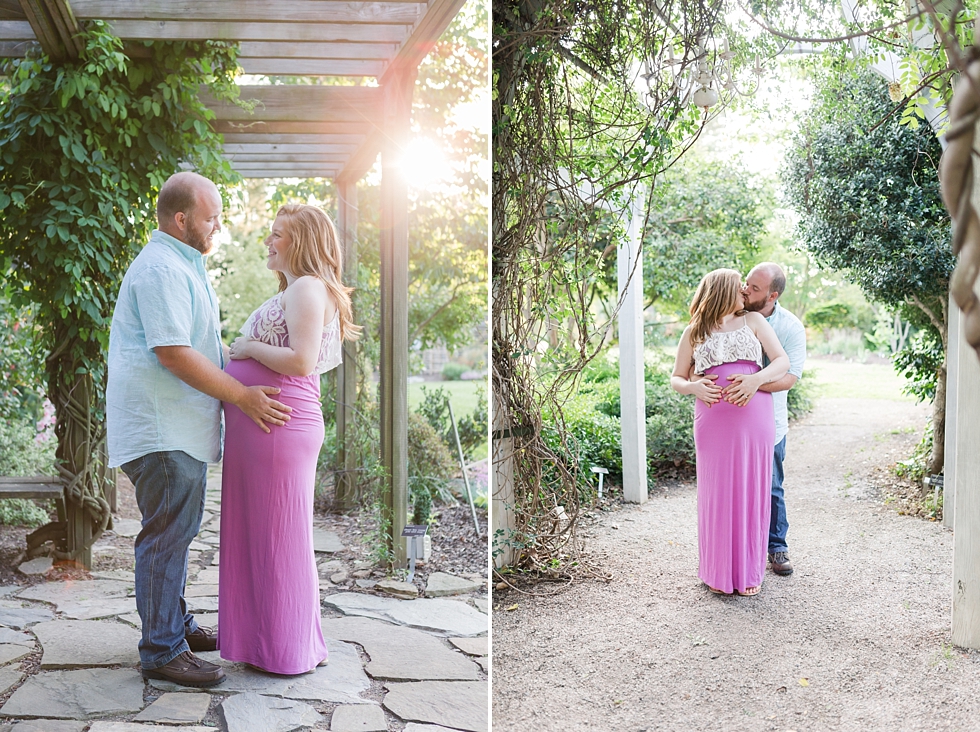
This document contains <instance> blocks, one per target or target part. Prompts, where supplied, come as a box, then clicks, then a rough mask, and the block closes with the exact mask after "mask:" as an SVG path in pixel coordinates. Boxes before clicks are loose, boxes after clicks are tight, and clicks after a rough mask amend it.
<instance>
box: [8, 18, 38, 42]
mask: <svg viewBox="0 0 980 732" xmlns="http://www.w3.org/2000/svg"><path fill="white" fill-rule="evenodd" d="M36 40H37V36H36V35H34V29H33V28H31V24H30V23H29V22H28V21H26V20H5V21H3V22H2V23H0V41H36Z"/></svg>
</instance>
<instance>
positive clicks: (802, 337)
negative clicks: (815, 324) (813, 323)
mask: <svg viewBox="0 0 980 732" xmlns="http://www.w3.org/2000/svg"><path fill="white" fill-rule="evenodd" d="M766 320H767V321H769V325H771V326H772V329H773V330H774V331H776V337H777V338H778V339H779V343H780V345H782V347H783V350H784V351H786V355H787V356H789V372H788V373H791V374H793V375H794V376H795V377H796V378H797V379H799V378H800V377H801V376H803V364H804V362H805V361H806V328H804V327H803V323H801V322H800V319H799V318H797V317H796V316H795V315H793V313H791V312H790V311H789V310H787V309H786V308H784V307H781V306H780V305H779V301H778V300H777V301H776V309H775V310H773V311H772V315H770V316H769V317H768V318H766ZM768 364H769V359H768V358H767V359H766V365H768ZM788 393H789V392H787V391H776V392H773V395H772V407H773V412H774V414H775V417H776V444H777V445H778V444H779V441H780V440H782V439H783V438H784V437H786V433H787V432H789V415H788V412H787V409H786V395H787V394H788Z"/></svg>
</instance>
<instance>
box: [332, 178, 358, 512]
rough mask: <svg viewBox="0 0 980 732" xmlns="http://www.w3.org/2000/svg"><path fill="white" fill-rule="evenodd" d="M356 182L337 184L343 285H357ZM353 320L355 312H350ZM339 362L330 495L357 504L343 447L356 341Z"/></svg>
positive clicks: (350, 460)
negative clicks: (334, 475) (334, 465)
mask: <svg viewBox="0 0 980 732" xmlns="http://www.w3.org/2000/svg"><path fill="white" fill-rule="evenodd" d="M357 215H358V208H357V181H346V182H343V183H340V184H338V185H337V234H338V236H339V237H340V243H341V246H342V247H343V259H344V277H343V279H344V284H345V285H347V286H348V287H355V286H356V285H357V247H356V242H357V218H358V216H357ZM354 319H355V321H356V320H357V313H355V314H354ZM342 348H343V361H342V362H341V364H340V366H339V367H337V397H336V402H337V409H336V424H337V467H338V468H339V469H340V470H339V472H338V474H337V479H336V481H335V483H334V486H335V487H334V498H335V500H336V501H337V503H338V504H339V505H340V506H341V507H344V508H350V507H352V506H354V505H356V503H357V499H358V495H357V480H356V477H355V476H356V475H357V473H356V470H357V468H358V465H356V464H355V462H354V461H355V460H356V458H357V455H356V454H355V452H354V451H353V450H348V449H347V440H348V439H350V438H352V434H351V430H350V429H349V428H351V427H352V426H353V423H354V419H355V414H354V404H355V402H356V401H357V342H356V341H344V343H343V344H342Z"/></svg>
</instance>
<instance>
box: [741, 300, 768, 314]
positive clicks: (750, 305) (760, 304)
mask: <svg viewBox="0 0 980 732" xmlns="http://www.w3.org/2000/svg"><path fill="white" fill-rule="evenodd" d="M744 303H745V304H744V306H743V307H742V309H743V310H745V311H746V312H749V313H757V312H759V311H760V310H762V308H764V307H765V305H766V301H765V299H762V300H757V301H756V302H749V300H748V298H745V300H744Z"/></svg>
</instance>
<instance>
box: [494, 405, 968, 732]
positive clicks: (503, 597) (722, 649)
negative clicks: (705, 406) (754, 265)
mask: <svg viewBox="0 0 980 732" xmlns="http://www.w3.org/2000/svg"><path fill="white" fill-rule="evenodd" d="M927 419H928V407H927V406H925V405H916V404H912V403H909V402H893V401H883V400H860V399H829V398H827V399H821V400H818V402H817V404H816V408H815V410H814V412H813V413H812V414H811V415H809V416H808V417H807V418H805V419H804V420H802V421H800V422H798V423H796V424H794V425H793V426H792V427H791V428H790V434H789V438H788V441H787V459H786V481H785V487H786V503H787V511H788V516H789V522H790V529H789V535H788V537H787V538H788V543H789V545H790V556H791V558H792V560H793V563H794V565H795V567H796V571H795V573H794V574H793V575H792V576H790V577H777V576H776V575H774V574H772V572H771V571H769V570H767V574H766V578H765V581H764V583H763V587H762V592H761V593H760V594H759V595H758V596H756V597H737V596H736V597H720V596H717V595H713V594H711V593H709V592H708V590H707V589H706V588H705V586H704V585H703V584H702V583H701V582H700V581H699V580H698V578H697V561H698V557H697V533H696V511H697V508H696V494H695V486H694V484H693V483H692V482H686V483H675V484H673V485H671V486H667V487H666V488H665V487H664V486H658V487H657V488H656V489H655V490H654V491H653V494H652V495H651V498H650V500H649V501H647V502H646V503H645V504H643V505H640V506H623V507H621V508H619V509H617V510H615V511H612V512H608V513H600V514H598V515H595V516H593V517H591V518H590V519H588V520H587V522H586V527H585V529H584V532H585V534H586V542H587V543H586V546H587V550H588V553H589V555H590V557H591V558H592V559H595V560H597V563H599V564H601V566H602V568H603V569H604V570H606V571H608V572H610V573H611V575H612V579H611V581H609V582H608V583H606V582H603V581H600V580H590V581H585V582H580V583H575V584H572V585H570V586H569V587H567V589H564V590H562V591H560V592H555V589H556V588H555V587H554V586H550V587H548V586H546V587H539V588H537V589H533V588H532V590H531V591H532V592H536V593H538V595H537V596H532V595H526V594H521V593H518V592H515V591H512V590H510V591H507V592H497V591H494V594H493V608H494V609H493V618H492V621H493V644H492V649H493V676H492V684H493V692H492V714H493V729H494V731H495V732H509V731H513V732H525V731H527V732H550V731H551V730H556V731H557V730H561V732H571V731H574V730H588V731H589V732H595V731H596V730H603V731H609V732H619V731H620V730H624V731H626V730H628V731H630V732H641V731H647V732H652V730H677V731H680V732H686V731H688V730H724V731H725V732H729V731H732V730H746V731H752V732H755V731H761V730H777V731H779V732H788V731H790V730H792V731H794V732H803V731H804V730H814V731H818V730H819V731H824V730H841V731H846V732H852V731H853V732H859V731H860V732H865V731H867V730H889V731H891V730H916V731H917V732H924V731H932V730H964V731H965V730H976V729H980V653H977V652H972V651H965V650H963V649H960V648H956V647H953V646H952V645H951V643H950V607H951V584H952V580H951V577H952V546H953V542H952V533H951V532H950V531H948V530H946V529H944V528H943V527H942V525H941V524H940V523H937V522H930V521H928V520H923V519H922V518H917V517H913V516H908V515H900V514H899V512H898V510H896V507H895V505H894V503H893V502H887V503H886V501H885V497H884V495H883V494H882V493H881V492H880V491H878V490H877V489H876V488H875V476H876V475H877V476H880V475H882V474H883V473H887V470H886V468H887V466H888V465H891V464H893V463H894V462H895V461H896V460H898V459H901V458H904V457H905V456H907V455H908V453H909V452H910V450H911V448H912V446H913V445H914V444H915V442H916V441H917V440H918V435H919V434H921V428H922V426H923V425H924V424H925V423H926V421H927ZM514 605H516V606H517V607H516V609H511V608H513V607H514Z"/></svg>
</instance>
